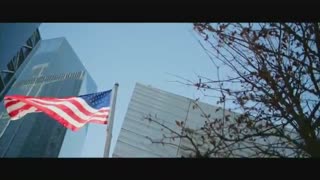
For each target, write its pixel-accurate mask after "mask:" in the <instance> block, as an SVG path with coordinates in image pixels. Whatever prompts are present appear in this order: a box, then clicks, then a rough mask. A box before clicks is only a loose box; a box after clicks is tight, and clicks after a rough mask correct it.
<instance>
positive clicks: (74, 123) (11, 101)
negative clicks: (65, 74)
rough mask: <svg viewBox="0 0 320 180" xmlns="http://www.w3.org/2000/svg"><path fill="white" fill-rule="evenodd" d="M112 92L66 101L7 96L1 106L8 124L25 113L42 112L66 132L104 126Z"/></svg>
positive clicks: (72, 98)
mask: <svg viewBox="0 0 320 180" xmlns="http://www.w3.org/2000/svg"><path fill="white" fill-rule="evenodd" d="M111 92H112V90H109V91H104V92H98V93H92V94H86V95H82V96H75V97H65V98H52V97H33V96H23V95H8V96H5V97H4V105H5V107H6V109H7V112H8V114H9V116H10V119H11V120H17V119H20V118H21V117H23V116H25V115H26V114H28V113H36V112H43V113H45V114H47V115H48V116H50V117H51V118H53V119H55V120H57V121H58V122H59V123H60V124H62V125H63V126H65V127H66V128H68V129H71V130H72V131H76V130H78V129H79V128H81V127H82V126H84V125H85V124H86V123H89V122H90V123H98V124H107V122H108V117H109V112H110V100H111Z"/></svg>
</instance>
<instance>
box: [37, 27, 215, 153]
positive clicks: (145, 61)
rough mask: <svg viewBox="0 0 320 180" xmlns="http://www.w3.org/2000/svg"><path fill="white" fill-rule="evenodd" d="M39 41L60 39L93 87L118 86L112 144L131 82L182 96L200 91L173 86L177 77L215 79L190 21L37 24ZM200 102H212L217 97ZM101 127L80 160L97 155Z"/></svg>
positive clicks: (101, 148) (100, 147)
mask: <svg viewBox="0 0 320 180" xmlns="http://www.w3.org/2000/svg"><path fill="white" fill-rule="evenodd" d="M40 33H41V36H42V39H50V38H57V37H65V38H66V39H67V41H68V42H69V43H70V45H71V46H72V48H73V50H74V51H75V53H76V54H77V55H78V57H79V58H80V60H81V61H82V63H83V64H84V66H85V67H86V69H87V71H88V73H89V74H90V75H91V76H92V78H93V80H94V81H95V82H96V84H97V86H98V91H105V90H109V89H111V88H112V87H113V85H114V84H115V83H116V82H118V83H119V89H118V95H117V102H116V109H115V117H114V127H113V140H112V143H111V153H112V152H113V150H114V147H115V144H116V138H117V137H118V135H119V132H120V129H121V125H122V123H123V120H124V117H125V113H126V111H127V108H128V104H129V101H130V98H131V95H132V92H133V89H134V86H135V83H136V82H140V83H142V84H145V85H151V86H152V87H156V88H159V89H162V90H165V91H168V92H171V93H174V94H179V95H182V96H185V97H188V98H197V97H201V93H199V92H198V91H196V89H195V88H191V87H188V86H185V85H182V84H179V83H177V82H172V81H176V80H179V79H178V78H177V77H174V76H172V74H174V75H179V76H182V77H184V78H187V79H190V80H196V79H197V78H196V75H197V74H199V75H203V76H207V77H212V78H215V77H216V72H214V66H213V64H212V63H211V62H210V59H209V58H208V56H207V55H206V54H205V52H204V51H203V49H202V48H201V46H200V45H199V43H198V42H197V40H196V39H195V36H194V35H195V34H194V32H193V26H192V24H191V23H42V24H41V25H40ZM201 101H203V102H207V103H209V104H215V102H216V101H217V99H208V98H206V99H204V97H201ZM105 140H106V126H104V125H96V124H90V125H89V130H88V136H87V139H86V143H85V148H84V152H83V156H84V157H102V156H103V152H104V146H105Z"/></svg>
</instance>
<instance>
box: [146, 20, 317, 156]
mask: <svg viewBox="0 0 320 180" xmlns="http://www.w3.org/2000/svg"><path fill="white" fill-rule="evenodd" d="M319 29H320V24H319V23H216V24H210V23H195V24H194V30H195V32H197V33H198V34H199V36H201V37H202V38H203V39H202V40H199V42H200V45H201V46H202V48H203V49H204V50H205V52H206V53H207V54H208V56H209V57H210V59H211V61H212V63H213V64H214V66H213V67H214V68H213V71H216V72H217V77H205V76H200V75H199V76H198V79H199V81H197V82H192V81H189V80H186V79H183V78H181V79H182V81H179V82H181V83H184V84H186V85H189V86H193V87H196V88H197V90H199V91H202V92H204V90H206V91H205V95H207V96H210V93H213V94H214V92H215V93H216V92H218V93H219V94H220V95H219V101H218V102H217V103H218V104H223V105H224V106H223V107H225V105H226V104H227V105H228V106H232V107H234V110H235V111H237V112H239V115H237V116H235V117H233V118H230V115H225V116H224V117H223V118H220V119H217V118H214V114H206V112H203V117H205V118H206V119H207V120H206V121H205V123H204V125H203V127H201V128H200V129H196V130H193V132H192V133H188V132H186V128H185V127H184V126H183V124H181V122H177V125H178V126H179V127H181V131H174V132H172V133H173V134H174V136H175V137H179V138H182V139H187V140H188V141H190V144H191V145H192V146H191V147H189V150H190V151H191V152H193V153H192V156H195V157H320V139H319V130H320V128H319V126H320V111H319V110H320V109H319V107H320V30H319ZM221 71H222V72H221ZM225 72H228V73H225ZM223 74H227V75H224V76H223V78H222V77H221V76H222V75H223ZM196 104H197V103H196V101H195V105H196ZM196 108H201V107H199V106H198V107H196ZM221 110H223V111H225V108H222V109H221ZM146 119H149V120H150V121H152V122H154V123H156V122H158V123H159V121H157V118H154V117H151V116H147V117H146ZM159 125H160V126H163V124H161V123H159ZM172 131H173V130H172ZM194 132H197V133H196V135H194V134H195V133H194ZM166 139H170V137H168V138H164V139H162V140H160V141H153V142H154V143H164V142H166V143H167V141H165V140H166ZM199 142H201V143H199ZM204 146H205V148H203V147H204Z"/></svg>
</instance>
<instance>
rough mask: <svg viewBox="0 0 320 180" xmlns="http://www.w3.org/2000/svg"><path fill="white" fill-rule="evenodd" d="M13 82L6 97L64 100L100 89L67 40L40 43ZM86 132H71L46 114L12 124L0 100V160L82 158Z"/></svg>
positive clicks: (59, 39) (23, 63) (12, 78)
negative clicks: (36, 97)
mask: <svg viewBox="0 0 320 180" xmlns="http://www.w3.org/2000/svg"><path fill="white" fill-rule="evenodd" d="M9 83H10V82H9ZM11 83H12V85H11V88H9V89H8V90H7V92H6V93H4V94H3V95H5V94H7V95H13V94H20V95H29V96H50V97H65V96H77V95H80V94H86V93H93V92H96V90H97V86H96V84H95V83H94V81H93V80H92V78H91V77H90V75H89V74H88V73H87V71H86V69H85V67H84V66H83V64H82V63H81V61H80V59H79V58H78V57H77V55H76V54H75V52H74V51H73V49H72V47H71V46H70V45H69V43H68V42H67V41H66V39H65V38H55V39H48V40H39V42H38V43H36V45H35V47H33V48H32V50H31V51H30V52H29V54H28V56H27V57H26V58H25V60H24V61H23V62H21V64H20V67H19V68H18V69H16V70H15V73H14V74H13V76H12V77H11ZM86 133H87V127H86V126H85V127H83V128H81V130H79V131H77V132H72V131H70V130H67V129H66V128H64V127H63V126H62V125H60V124H59V123H58V122H57V121H55V120H53V119H52V118H50V117H48V116H47V115H46V114H44V113H32V114H28V115H26V116H24V117H23V118H21V119H19V120H16V121H9V117H8V115H7V112H6V110H5V108H4V105H3V97H2V98H1V102H0V157H80V156H81V153H82V147H83V144H84V141H85V138H86Z"/></svg>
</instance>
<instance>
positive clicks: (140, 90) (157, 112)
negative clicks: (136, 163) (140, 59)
mask: <svg viewBox="0 0 320 180" xmlns="http://www.w3.org/2000/svg"><path fill="white" fill-rule="evenodd" d="M193 102H194V100H193V99H189V98H186V97H183V96H179V95H175V94H172V93H169V92H166V91H163V90H160V89H157V88H153V87H150V86H146V85H142V84H139V83H137V84H136V86H135V89H134V92H133V95H132V98H131V101H130V103H129V106H128V110H127V113H126V116H125V119H124V122H123V126H122V128H121V131H120V134H119V137H118V140H117V144H116V147H115V150H114V153H113V157H181V156H188V153H189V152H186V151H184V150H183V147H186V146H189V147H190V142H189V141H187V140H182V141H181V140H180V139H174V140H171V143H172V145H162V144H158V143H152V142H151V141H150V138H151V139H152V140H155V141H156V140H160V139H161V138H162V137H163V134H167V135H169V134H170V133H169V132H168V131H166V129H165V128H163V127H161V126H160V125H158V124H156V123H154V122H149V121H148V120H146V119H145V118H144V117H145V116H146V115H149V114H150V115H152V116H156V117H157V119H158V120H159V122H161V123H163V124H164V125H166V126H168V127H169V128H172V129H174V130H176V131H179V129H178V126H177V125H176V120H177V121H183V122H184V124H185V127H189V128H190V129H199V128H201V127H202V126H203V124H204V122H205V120H206V119H205V118H203V117H201V114H202V113H201V111H200V109H199V108H193V105H194V103H193ZM198 105H199V106H200V107H201V109H202V110H203V111H204V112H206V113H210V114H214V115H215V117H216V118H222V114H223V113H222V112H223V111H218V112H216V109H217V108H218V107H215V106H212V105H209V104H205V103H201V102H198ZM161 129H162V130H161Z"/></svg>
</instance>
